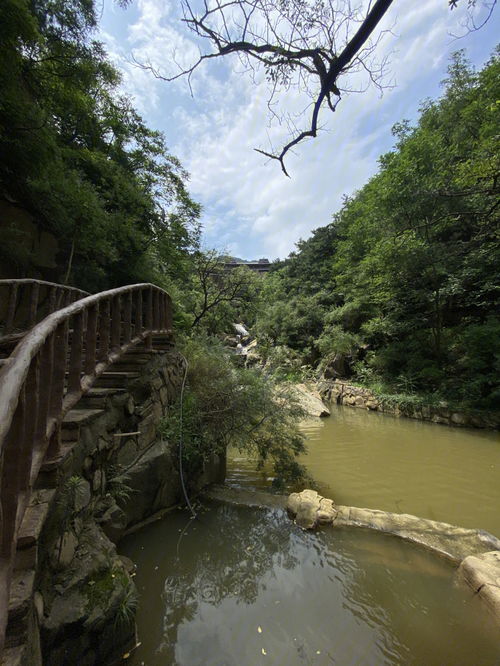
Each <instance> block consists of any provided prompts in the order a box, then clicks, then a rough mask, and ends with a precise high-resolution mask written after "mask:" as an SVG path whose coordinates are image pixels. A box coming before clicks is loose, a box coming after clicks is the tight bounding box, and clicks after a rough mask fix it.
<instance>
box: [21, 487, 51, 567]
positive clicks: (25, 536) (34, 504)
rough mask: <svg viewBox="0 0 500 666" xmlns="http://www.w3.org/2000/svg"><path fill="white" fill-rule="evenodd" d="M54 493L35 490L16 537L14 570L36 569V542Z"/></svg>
mask: <svg viewBox="0 0 500 666" xmlns="http://www.w3.org/2000/svg"><path fill="white" fill-rule="evenodd" d="M55 493H56V491H55V490H53V489H48V488H44V489H40V490H35V492H34V493H33V495H32V496H31V501H30V503H29V506H28V508H27V509H26V512H25V514H24V516H23V520H22V522H21V527H20V529H19V534H18V537H17V553H16V561H15V565H14V568H15V569H16V570H25V569H36V566H37V562H38V540H39V538H40V534H41V533H42V529H43V526H44V524H45V520H46V518H47V515H48V513H49V510H50V507H51V504H52V501H53V499H54V496H55Z"/></svg>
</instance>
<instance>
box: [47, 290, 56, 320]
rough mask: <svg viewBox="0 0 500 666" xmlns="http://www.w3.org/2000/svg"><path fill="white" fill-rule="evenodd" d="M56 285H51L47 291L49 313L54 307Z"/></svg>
mask: <svg viewBox="0 0 500 666" xmlns="http://www.w3.org/2000/svg"><path fill="white" fill-rule="evenodd" d="M56 301H57V287H51V288H50V291H49V314H50V313H51V312H54V310H55V309H56Z"/></svg>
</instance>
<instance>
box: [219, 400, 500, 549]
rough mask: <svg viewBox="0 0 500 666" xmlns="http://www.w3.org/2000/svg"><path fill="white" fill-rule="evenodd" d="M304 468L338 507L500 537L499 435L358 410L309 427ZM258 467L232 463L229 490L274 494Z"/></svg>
mask: <svg viewBox="0 0 500 666" xmlns="http://www.w3.org/2000/svg"><path fill="white" fill-rule="evenodd" d="M303 430H304V433H305V434H306V436H307V445H308V454H307V455H306V456H304V457H303V458H302V460H301V462H303V463H304V465H305V466H306V467H307V469H308V471H309V473H310V474H311V475H312V477H313V478H314V480H315V481H316V483H317V485H318V488H319V489H320V490H321V491H322V492H323V494H325V495H326V496H327V497H331V498H333V499H334V500H335V501H336V502H337V503H338V504H345V505H351V506H361V507H368V508H371V509H383V510H386V511H395V512H398V513H412V514H415V515H417V516H421V517H423V518H431V519H433V520H440V521H444V522H448V523H452V524H455V525H460V526H463V527H477V528H481V529H485V530H488V531H490V532H492V533H493V534H495V535H496V536H499V537H500V435H499V433H497V432H491V431H481V430H472V429H465V428H450V427H448V426H442V425H436V424H432V423H425V422H421V421H416V420H412V419H404V418H401V419H398V418H394V417H391V416H386V415H383V414H377V413H372V412H367V411H365V410H362V409H354V408H352V407H337V406H333V407H332V415H331V416H330V417H328V418H324V419H319V418H317V419H311V420H309V421H307V422H306V423H304V425H303ZM269 476H270V472H268V473H267V478H263V477H262V476H261V475H260V474H258V473H256V472H255V470H254V465H253V463H252V461H249V460H247V459H245V458H244V457H243V456H241V455H239V454H238V453H237V452H232V454H231V455H230V456H229V470H228V483H229V484H230V485H233V486H243V487H258V488H259V489H262V488H263V487H266V486H269Z"/></svg>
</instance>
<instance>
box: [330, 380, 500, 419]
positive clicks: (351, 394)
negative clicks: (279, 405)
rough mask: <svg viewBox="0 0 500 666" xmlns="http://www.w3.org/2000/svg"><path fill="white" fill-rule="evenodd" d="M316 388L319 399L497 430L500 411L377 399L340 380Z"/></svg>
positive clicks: (366, 390) (373, 395)
mask: <svg viewBox="0 0 500 666" xmlns="http://www.w3.org/2000/svg"><path fill="white" fill-rule="evenodd" d="M318 390H319V393H320V395H321V397H322V399H323V400H324V401H325V402H327V403H334V404H338V405H347V406H349V407H358V408H360V409H368V410H370V411H377V412H382V413H384V414H390V415H391V416H405V417H407V418H411V419H418V420H420V421H430V422H432V423H441V424H443V425H450V426H459V427H468V428H493V429H500V413H498V412H486V411H484V412H483V411H480V410H468V411H458V410H457V409H454V408H452V407H450V406H449V405H447V404H446V403H444V402H441V403H439V404H438V405H426V404H421V403H417V402H415V403H413V402H411V401H404V400H398V399H397V398H394V399H391V398H380V397H379V396H377V395H375V394H374V393H373V392H372V391H370V390H369V389H367V388H363V387H361V386H354V385H352V384H348V383H346V382H343V381H340V380H333V381H326V380H324V381H322V382H320V384H319V386H318Z"/></svg>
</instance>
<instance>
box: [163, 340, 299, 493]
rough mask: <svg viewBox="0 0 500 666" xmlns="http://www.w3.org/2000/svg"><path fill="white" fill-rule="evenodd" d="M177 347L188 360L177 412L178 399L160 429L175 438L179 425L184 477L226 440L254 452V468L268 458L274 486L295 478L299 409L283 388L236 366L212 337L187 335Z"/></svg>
mask: <svg viewBox="0 0 500 666" xmlns="http://www.w3.org/2000/svg"><path fill="white" fill-rule="evenodd" d="M183 351H184V354H185V356H186V357H187V360H188V363H189V365H188V371H187V381H186V388H185V392H184V400H183V404H182V417H181V404H180V402H179V403H177V404H176V405H174V407H173V408H172V409H171V411H170V412H169V415H168V417H167V418H166V419H164V421H163V425H162V429H163V434H164V435H165V436H166V437H167V438H168V439H171V440H172V441H177V440H178V439H179V434H180V431H181V426H182V433H183V464H184V468H185V470H186V476H187V479H188V481H189V479H190V478H194V477H195V476H196V475H197V474H198V473H199V472H201V470H202V468H203V464H204V462H206V461H207V460H208V459H209V458H210V456H211V455H212V454H214V453H219V454H224V453H225V451H226V448H227V447H228V446H233V447H235V448H237V449H238V450H239V451H242V452H243V451H244V452H245V453H247V454H248V455H250V456H251V457H254V458H256V459H257V461H258V466H259V467H260V468H262V467H263V465H264V463H265V462H266V461H269V462H271V463H272V464H273V467H274V472H275V475H276V477H275V480H274V485H275V486H278V485H280V484H282V482H283V481H284V480H287V481H288V480H293V481H296V480H297V479H299V478H301V477H302V476H303V474H304V471H303V469H302V467H301V465H299V463H298V462H297V460H296V456H297V455H298V454H300V453H303V452H304V451H305V446H304V439H303V436H302V434H301V433H300V431H299V429H298V421H299V419H300V418H302V417H303V411H302V409H301V408H300V407H299V405H298V403H297V401H296V398H294V397H293V396H292V395H291V393H290V391H289V389H288V388H286V387H283V386H278V385H277V383H276V381H275V380H274V379H272V378H271V377H268V376H265V375H264V374H263V373H262V372H261V371H259V370H257V369H246V368H241V367H237V366H236V364H235V363H233V361H232V357H231V355H230V354H229V353H228V352H227V350H225V349H224V348H223V347H222V345H221V344H220V343H219V342H218V341H216V340H214V339H211V338H201V339H200V338H197V339H191V340H188V341H187V342H186V343H185V345H184V349H183ZM181 418H182V424H181Z"/></svg>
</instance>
